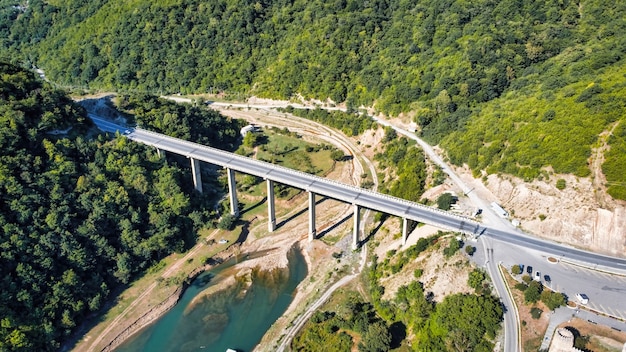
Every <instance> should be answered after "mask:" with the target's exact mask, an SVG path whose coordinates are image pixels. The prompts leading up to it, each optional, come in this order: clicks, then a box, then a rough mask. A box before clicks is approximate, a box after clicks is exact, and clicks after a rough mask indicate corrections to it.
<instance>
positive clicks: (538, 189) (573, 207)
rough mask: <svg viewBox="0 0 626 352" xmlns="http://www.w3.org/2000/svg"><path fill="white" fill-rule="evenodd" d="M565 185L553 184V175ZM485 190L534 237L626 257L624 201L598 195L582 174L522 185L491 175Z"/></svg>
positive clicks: (515, 181) (625, 213) (509, 178)
mask: <svg viewBox="0 0 626 352" xmlns="http://www.w3.org/2000/svg"><path fill="white" fill-rule="evenodd" d="M560 178H562V179H564V180H565V181H566V187H565V189H563V190H559V189H557V188H556V181H557V179H560ZM486 186H487V188H488V189H489V190H490V191H491V192H492V193H493V195H494V196H495V197H496V198H498V199H499V200H500V203H501V205H502V206H503V207H505V208H506V209H507V210H509V211H511V213H512V216H511V217H512V218H514V219H518V220H519V221H520V222H521V227H522V228H523V229H525V230H527V231H529V232H531V233H533V234H535V235H537V236H540V237H544V238H547V239H551V240H554V241H557V242H563V243H568V244H570V245H572V246H575V247H580V248H585V249H589V250H592V251H596V252H601V253H605V254H610V255H614V256H622V257H625V256H626V202H623V201H616V200H613V199H610V197H608V196H606V194H602V195H601V196H598V193H599V192H602V193H603V192H604V191H603V190H601V189H600V190H598V189H597V188H594V187H593V184H592V182H591V181H590V180H589V179H586V178H577V177H575V176H570V175H561V176H553V177H552V178H551V179H549V180H544V181H534V182H531V183H525V182H523V181H522V180H520V179H516V178H512V177H510V176H505V177H500V176H497V175H490V176H489V177H488V179H487V182H486Z"/></svg>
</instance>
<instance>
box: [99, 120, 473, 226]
mask: <svg viewBox="0 0 626 352" xmlns="http://www.w3.org/2000/svg"><path fill="white" fill-rule="evenodd" d="M90 117H91V119H92V120H93V121H94V122H95V123H96V125H97V126H98V127H99V128H100V129H101V130H103V131H106V132H113V133H114V132H120V133H122V134H123V135H124V136H125V137H127V138H129V139H131V140H133V141H136V142H139V143H143V144H146V145H150V146H153V147H155V148H158V149H161V150H164V151H168V152H172V153H176V154H179V155H184V156H186V157H188V158H194V159H197V160H201V161H204V162H207V163H211V164H214V165H219V166H222V167H225V168H229V169H232V170H235V171H238V172H243V173H246V174H250V175H254V176H258V177H262V178H264V179H268V178H269V179H271V180H273V181H275V182H280V183H282V184H285V185H288V186H291V187H295V188H299V189H304V190H306V191H310V192H313V193H315V194H318V195H322V196H325V197H328V198H332V199H335V200H338V201H342V202H345V203H349V204H356V205H359V206H361V207H363V208H366V209H371V210H374V211H380V212H383V213H387V214H390V215H394V216H398V217H402V218H407V219H410V220H414V221H419V222H423V223H427V224H431V225H435V226H438V227H441V228H444V229H448V230H452V231H459V232H463V233H468V234H474V235H479V234H480V233H481V232H483V231H484V230H485V228H484V227H481V225H480V223H478V222H476V221H474V220H472V219H469V218H465V217H462V216H459V215H456V214H452V213H449V212H446V211H442V210H440V209H437V208H433V207H428V206H425V205H421V204H418V203H414V202H409V201H407V200H404V199H400V198H396V197H392V196H389V195H385V194H381V193H376V192H373V191H369V190H366V189H362V188H358V187H354V186H350V185H346V184H343V183H340V182H336V181H333V180H329V179H325V178H322V177H318V176H315V175H311V174H307V173H304V172H300V171H296V170H292V169H288V168H286V167H282V166H279V165H274V164H271V163H267V162H263V161H259V160H255V159H250V158H247V157H244V156H241V155H237V154H233V153H229V152H225V151H222V150H219V149H216V148H212V147H208V146H203V145H200V144H196V143H192V142H187V141H184V140H181V139H177V138H172V137H169V136H166V135H163V134H159V133H154V132H150V131H146V130H143V129H140V128H125V127H123V126H119V125H116V124H113V123H111V122H108V121H106V120H102V119H99V118H97V117H95V116H93V115H90Z"/></svg>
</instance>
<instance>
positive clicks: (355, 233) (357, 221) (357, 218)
mask: <svg viewBox="0 0 626 352" xmlns="http://www.w3.org/2000/svg"><path fill="white" fill-rule="evenodd" d="M352 207H353V208H354V215H352V218H354V228H353V229H352V249H357V248H359V230H360V229H359V228H360V227H361V215H360V214H359V213H360V210H361V207H359V205H358V204H353V205H352Z"/></svg>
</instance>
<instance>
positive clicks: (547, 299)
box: [541, 290, 566, 310]
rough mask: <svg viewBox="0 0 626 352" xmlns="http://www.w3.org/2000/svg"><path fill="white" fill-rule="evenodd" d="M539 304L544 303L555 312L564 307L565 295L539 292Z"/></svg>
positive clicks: (547, 291) (545, 291) (546, 291)
mask: <svg viewBox="0 0 626 352" xmlns="http://www.w3.org/2000/svg"><path fill="white" fill-rule="evenodd" d="M541 302H543V303H545V305H546V306H547V307H548V308H549V309H550V310H555V309H556V308H558V307H560V306H563V305H565V303H566V299H565V295H563V294H562V293H560V292H552V291H549V290H543V291H542V292H541Z"/></svg>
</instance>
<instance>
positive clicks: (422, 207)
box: [135, 128, 482, 230]
mask: <svg viewBox="0 0 626 352" xmlns="http://www.w3.org/2000/svg"><path fill="white" fill-rule="evenodd" d="M135 131H138V132H141V133H144V134H148V135H151V136H153V137H155V138H157V142H156V143H155V142H152V143H150V144H153V145H155V146H156V147H158V144H159V143H158V141H159V140H163V141H165V140H169V141H172V142H176V143H178V144H182V145H187V146H189V147H191V148H192V150H191V151H189V152H187V153H186V154H185V156H187V157H190V158H194V156H193V153H194V152H195V151H197V150H206V151H209V152H211V153H214V154H218V155H221V156H224V157H226V159H227V161H226V162H225V163H224V162H216V161H212V160H203V161H205V162H208V163H213V164H218V165H220V166H223V167H228V168H232V167H230V166H229V164H230V162H231V161H233V160H235V159H236V160H238V161H242V162H245V163H248V164H255V165H256V166H259V167H261V168H262V169H264V170H268V171H267V172H265V175H258V176H259V177H263V176H267V175H268V174H269V173H271V172H272V171H282V172H284V173H287V174H291V175H293V176H298V177H299V178H301V179H304V180H309V181H312V182H311V183H310V184H309V187H308V188H310V186H311V185H314V184H315V183H316V182H320V183H326V184H333V185H335V186H336V187H339V188H341V189H344V190H346V191H348V192H352V193H354V194H355V195H356V197H354V198H352V199H348V198H346V197H337V198H343V199H340V200H342V201H345V202H349V203H353V204H359V205H361V206H364V207H367V204H364V203H361V202H358V201H357V199H358V198H359V196H360V195H361V194H367V195H369V196H371V197H374V198H376V197H377V198H383V199H387V200H389V201H390V202H392V203H395V204H398V205H400V204H402V205H405V206H407V208H413V209H419V210H422V211H425V212H427V213H431V214H432V213H438V214H440V215H443V216H446V217H448V218H449V219H454V220H456V221H459V222H462V223H467V224H471V225H474V226H480V225H482V224H480V223H479V222H477V221H475V220H473V219H470V218H467V217H464V216H461V215H457V214H453V213H450V212H447V211H445V210H441V209H438V208H435V207H429V206H426V205H423V204H419V203H415V202H411V201H408V200H406V199H402V198H398V197H394V196H391V195H388V194H384V193H378V192H374V191H371V190H367V189H364V188H360V187H356V186H352V185H347V184H345V183H341V182H338V181H335V180H332V179H327V178H323V177H320V176H317V175H312V174H308V173H306V172H302V171H299V170H293V169H289V168H287V167H284V166H281V165H276V164H271V163H268V162H264V161H260V160H255V159H250V158H247V157H244V156H241V155H237V154H234V153H231V152H227V151H223V150H220V149H217V148H214V147H210V146H205V145H202V144H199V143H195V142H190V141H186V140H183V139H179V138H174V137H170V136H166V135H163V134H160V133H156V132H152V131H148V130H144V129H141V128H135ZM196 159H203V158H202V157H196ZM236 170H237V171H239V172H244V173H250V174H255V172H253V171H251V170H250V169H241V168H237V169H236ZM281 182H282V181H281ZM294 187H297V186H294ZM297 188H300V187H297ZM307 191H309V189H307ZM392 215H396V216H401V215H397V214H392ZM457 230H458V229H457Z"/></svg>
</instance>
